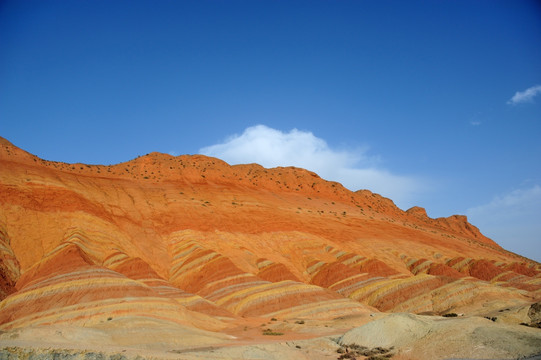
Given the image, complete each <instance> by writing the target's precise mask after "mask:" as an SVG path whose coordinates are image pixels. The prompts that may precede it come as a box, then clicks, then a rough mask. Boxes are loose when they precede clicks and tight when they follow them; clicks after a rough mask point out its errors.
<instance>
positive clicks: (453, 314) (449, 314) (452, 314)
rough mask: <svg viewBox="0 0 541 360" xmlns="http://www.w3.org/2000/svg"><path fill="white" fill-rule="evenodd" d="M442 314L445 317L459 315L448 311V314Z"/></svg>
mask: <svg viewBox="0 0 541 360" xmlns="http://www.w3.org/2000/svg"><path fill="white" fill-rule="evenodd" d="M442 316H443V317H457V316H458V315H457V314H456V313H447V314H443V315H442Z"/></svg>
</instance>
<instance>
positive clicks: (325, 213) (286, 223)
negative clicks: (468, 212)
mask: <svg viewBox="0 0 541 360" xmlns="http://www.w3.org/2000/svg"><path fill="white" fill-rule="evenodd" d="M0 275H1V277H0V300H1V302H0V331H2V332H4V333H5V334H18V335H17V336H15V337H14V339H15V338H17V337H18V338H19V339H20V341H23V340H24V339H27V341H30V342H31V340H29V339H31V335H28V334H34V335H33V336H42V337H41V339H45V340H44V341H45V343H46V341H47V339H50V341H51V342H52V343H54V342H55V341H60V343H62V341H61V340H62V339H63V340H65V341H67V340H66V339H68V340H69V339H71V340H69V341H68V343H69V342H70V341H71V343H72V344H77V343H87V344H101V345H103V344H104V343H107V344H110V345H111V346H125V347H128V348H130V347H131V348H133V347H136V348H137V347H139V348H141V349H150V350H152V349H156V348H157V347H159V346H160V345H159V344H161V346H162V347H160V349H162V350H163V349H165V350H164V351H169V353H168V354H170V355H171V356H173V357H174V356H177V357H174V358H192V357H190V356H192V355H193V354H192V353H190V352H189V351H188V350H189V349H188V350H186V348H201V349H203V348H204V349H206V350H208V349H207V348H206V347H208V346H211V345H212V346H218V345H216V344H229V345H228V346H230V345H231V344H234V343H235V342H237V343H238V344H247V343H249V342H253V341H256V342H257V341H263V342H265V341H268V340H267V339H271V338H272V340H273V341H275V342H276V341H277V340H279V339H280V336H285V337H287V336H289V337H290V338H291V339H297V340H299V339H300V340H302V339H309V338H313V337H314V336H315V335H314V334H317V335H318V336H319V335H326V334H331V335H332V334H338V333H340V332H342V333H343V332H345V331H346V330H348V327H349V328H352V327H353V326H360V325H362V324H364V323H369V322H371V321H372V320H377V319H387V318H388V319H393V318H391V317H384V315H386V314H389V313H410V314H412V315H408V316H417V317H419V316H421V317H423V319H424V317H431V319H432V318H434V319H436V318H438V319H442V320H441V321H458V320H456V319H449V320H445V318H442V317H441V315H446V314H453V315H456V314H458V315H457V316H458V317H459V316H463V317H464V316H469V315H471V316H481V315H483V316H481V320H483V321H485V320H486V321H487V322H488V323H493V322H495V320H494V319H492V318H493V317H494V318H498V317H499V319H500V320H498V321H504V319H508V320H506V323H509V324H512V325H513V326H519V325H518V322H519V320H517V319H519V318H520V319H521V320H520V322H522V321H523V320H524V319H523V318H524V316H525V315H524V314H525V312H524V311H526V312H527V309H528V308H529V307H530V305H531V304H532V303H535V302H537V301H539V300H540V299H541V265H540V264H539V263H537V262H535V261H532V260H529V259H528V258H526V257H523V256H520V255H517V254H514V253H511V252H509V251H506V250H505V249H503V248H502V247H500V246H499V245H498V244H497V243H495V242H494V241H493V240H491V239H489V238H487V237H486V236H484V235H483V234H482V233H481V232H480V231H479V229H478V228H476V227H475V226H474V225H472V224H470V223H469V222H468V221H467V218H466V217H465V216H461V215H453V216H449V217H447V218H438V219H432V218H430V217H428V216H427V213H426V211H425V210H424V209H423V208H420V207H413V208H411V209H409V210H407V211H403V210H401V209H399V208H398V207H397V206H395V204H394V203H393V202H392V200H390V199H387V198H384V197H382V196H380V195H378V194H374V193H372V192H370V191H369V190H359V191H355V192H353V191H350V190H348V189H346V188H344V187H343V186H342V185H340V184H339V183H336V182H331V181H327V180H324V179H322V178H320V177H319V176H318V175H317V174H315V173H313V172H310V171H308V170H304V169H300V168H295V167H277V168H272V169H267V168H263V167H261V166H259V165H257V164H246V165H234V166H231V165H228V164H227V163H225V162H224V161H222V160H219V159H217V158H211V157H206V156H202V155H182V156H171V155H168V154H161V153H151V154H148V155H145V156H140V157H138V158H135V159H133V160H131V161H128V162H124V163H120V164H117V165H111V166H104V165H87V164H79V163H77V164H67V163H61V162H55V161H46V160H43V159H40V158H38V157H36V156H34V155H32V154H30V153H28V152H25V151H24V150H22V149H19V148H18V147H16V146H14V145H12V144H11V143H10V142H9V141H7V140H5V139H3V138H0ZM513 311H515V313H516V314H518V315H516V316H515V317H514V318H513V316H512V315H511V314H510V313H511V312H513ZM491 312H494V313H495V315H494V316H486V315H487V314H488V315H490V314H491ZM519 313H520V314H523V315H524V316H523V315H520V314H519ZM506 314H507V315H506ZM504 315H506V316H504ZM389 316H390V315H389ZM520 316H522V317H520ZM484 317H487V318H489V319H488V320H487V319H484ZM348 319H349V320H348ZM352 319H356V320H352ZM408 319H409V318H408ZM412 319H413V318H412ZM415 319H417V318H415ZM513 319H514V320H513ZM410 320H411V319H409V320H407V321H410ZM481 320H479V321H481ZM377 321H380V320H377ZM377 321H375V322H374V323H377ZM381 321H383V320H381ZM389 321H390V320H389ZM401 321H402V320H401ZM404 321H405V320H404ZM411 321H414V320H411ZM415 321H418V320H415ZM419 321H420V320H419ZM423 321H424V320H423ZM476 321H477V320H476ZM504 322H505V321H504ZM262 323H263V324H262ZM303 324H304V325H303ZM310 324H312V325H313V327H312V328H311V329H312V330H307V329H308V327H309V325H310ZM446 324H447V323H446ZM448 324H451V322H449V323H448ZM263 325H264V326H263ZM382 326H383V325H382ZM494 326H496V324H495V325H494ZM502 326H503V325H502ZM506 326H511V325H506ZM523 328H525V329H526V330H528V331H529V329H527V327H525V326H523ZM50 329H53V330H54V331H53V330H50ZM314 329H316V330H317V331H316V330H314ZM30 330H31V331H33V332H29V331H30ZM526 330H525V331H526ZM265 331H266V332H267V333H265ZM472 331H473V330H472ZM532 331H533V330H532ZM40 332H41V333H40ZM68 333H69V334H79V335H77V336H79V338H77V336H75V335H71V336H72V338H70V337H69V336H68V335H66V334H68ZM5 334H4V335H5ZM25 334H27V335H26V336H27V337H26V338H25ZM35 334H41V335H35ZM59 334H60V335H59ZM62 334H63V335H62ZM55 339H56V340H55ZM300 340H299V341H300ZM3 341H6V336H4V337H0V345H1V344H2V342H3ZM14 341H15V340H14ZM306 341H307V340H306ZM21 344H23V343H21ZM299 344H300V343H299ZM540 344H541V343H540ZM15 345H16V344H15ZM15 345H14V346H15ZM36 346H37V345H36ZM42 346H45V345H43V344H42ZM89 346H92V345H89ZM96 346H98V345H96ZM269 346H270V345H269ZM276 346H278V345H276ZM295 346H296V347H295V348H292V349H290V350H291V351H300V350H299V349H301V348H302V346H301V345H295ZM297 346H298V348H297ZM303 346H304V345H303ZM306 346H308V345H306ZM318 346H319V345H318ZM329 346H330V345H329ZM333 346H334V345H333ZM336 346H337V348H339V346H343V344H342V345H340V344H336ZM540 346H541V345H540ZM0 348H1V346H0ZM21 348H24V347H23V346H22V345H21ZM131 348H130V349H131ZM174 349H177V350H178V349H184V350H178V351H177V352H176V353H175V352H174ZM220 349H221V348H220ZM227 349H228V350H227V351H233V350H230V349H229V348H227ZM288 349H289V348H288ZM117 350H118V349H117ZM334 350H336V349H333V351H334ZM6 351H7V350H6ZM21 351H22V350H21ZM115 351H116V350H115ZM119 351H120V350H119ZM171 351H173V352H171ZM220 351H226V350H220ZM287 351H289V350H287ZM287 351H285V350H284V352H283V354H286V355H287V354H289V353H288V352H287ZM348 351H349V350H348ZM395 352H396V354H395V355H396V356H397V358H400V356H402V357H403V358H404V359H405V358H408V357H407V354H406V353H405V352H401V350H400V348H399V347H398V348H397V349H396V350H395ZM128 354H129V352H128ZM224 354H225V355H224V358H227V357H228V356H230V358H235V356H233V355H231V353H224ZM228 354H229V355H228ZM498 354H499V353H498ZM286 355H284V356H286ZM485 355H486V354H485ZM21 356H22V355H21ZM164 356H165V355H164ZM216 356H217V355H216ZM287 356H289V355H287ZM287 356H286V357H287ZM311 356H312V357H311V358H318V356H319V355H318V354H317V353H311ZM321 356H323V355H321ZM487 356H490V355H487ZM202 358H212V357H210V355H208V354H207V355H205V356H203V357H202ZM215 358H220V357H215ZM247 358H249V357H247ZM290 358H295V356H292V357H290ZM297 358H302V357H301V356H300V355H299V357H297ZM309 358H310V357H309Z"/></svg>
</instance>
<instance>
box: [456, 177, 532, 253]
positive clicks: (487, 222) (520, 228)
mask: <svg viewBox="0 0 541 360" xmlns="http://www.w3.org/2000/svg"><path fill="white" fill-rule="evenodd" d="M466 214H467V215H468V218H469V221H470V222H471V223H473V224H475V225H476V226H478V227H479V228H480V229H481V231H482V232H483V233H484V234H485V235H487V236H488V237H490V238H491V239H493V240H494V241H496V242H497V243H498V244H499V245H501V246H502V247H503V248H505V249H507V250H510V251H513V252H515V253H518V254H520V255H523V256H526V257H528V258H530V259H534V260H536V261H540V262H541V186H539V185H535V186H533V187H531V188H526V189H517V190H514V191H511V192H509V193H507V194H504V195H500V196H496V197H494V199H493V200H492V201H491V202H489V203H488V204H485V205H481V206H477V207H474V208H471V209H468V211H467V212H466Z"/></svg>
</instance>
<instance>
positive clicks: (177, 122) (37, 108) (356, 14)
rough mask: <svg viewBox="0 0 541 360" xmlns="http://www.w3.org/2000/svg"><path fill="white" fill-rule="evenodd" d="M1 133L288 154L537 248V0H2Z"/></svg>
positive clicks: (66, 141) (63, 157) (126, 152)
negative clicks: (465, 216) (468, 220)
mask: <svg viewBox="0 0 541 360" xmlns="http://www.w3.org/2000/svg"><path fill="white" fill-rule="evenodd" d="M0 136H2V137H5V138H7V139H8V140H10V141H11V142H13V143H14V144H15V145H17V146H19V147H21V148H23V149H25V150H27V151H30V152H31V153H34V154H36V155H38V156H40V157H42V158H45V159H48V160H56V161H65V162H84V163H91V164H112V163H118V162H122V161H126V160H129V159H132V158H134V157H136V156H138V155H143V154H146V153H149V152H152V151H160V152H165V153H171V154H177V155H178V154H195V153H205V154H209V155H213V156H217V157H220V158H222V159H224V160H226V161H228V162H230V163H239V162H258V163H261V164H262V165H264V166H267V167H269V166H278V165H282V166H286V165H296V166H301V167H305V168H309V169H311V170H314V171H316V172H318V173H319V174H320V175H321V176H323V177H324V178H327V179H329V180H336V181H340V182H342V183H343V184H344V185H346V186H347V187H348V188H350V189H352V190H357V189H359V188H368V189H371V190H373V191H376V192H378V193H381V194H382V195H384V196H388V197H390V198H392V199H393V200H394V201H395V202H396V204H397V205H398V206H399V207H400V208H402V209H407V208H409V207H410V206H413V205H419V206H423V207H425V208H426V209H427V212H428V214H429V216H431V217H440V216H449V215H451V214H466V215H468V216H469V219H470V221H471V222H472V223H473V224H474V225H476V226H478V227H479V228H480V229H481V231H482V232H483V233H484V234H486V235H487V236H489V237H491V238H493V239H494V240H496V241H497V242H498V243H500V244H501V245H502V246H504V247H505V248H507V249H509V250H511V251H515V252H518V253H520V254H522V255H526V256H528V257H531V258H534V259H536V260H538V261H541V246H540V245H541V161H540V159H541V141H540V139H541V4H540V3H539V2H536V1H497V0H490V1H483V0H477V1H470V0H465V1H460V0H458V1H99V0H97V1H49V0H40V1H9V0H8V1H6V0H4V1H2V2H0Z"/></svg>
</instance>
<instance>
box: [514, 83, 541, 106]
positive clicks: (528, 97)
mask: <svg viewBox="0 0 541 360" xmlns="http://www.w3.org/2000/svg"><path fill="white" fill-rule="evenodd" d="M540 93H541V85H535V86H532V87H531V88H528V89H526V90H524V91H517V92H516V93H515V95H513V97H512V98H511V99H510V100H509V101H508V102H507V103H508V104H510V105H516V104H520V103H525V102H532V101H533V98H534V97H535V96H537V95H538V94H540Z"/></svg>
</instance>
